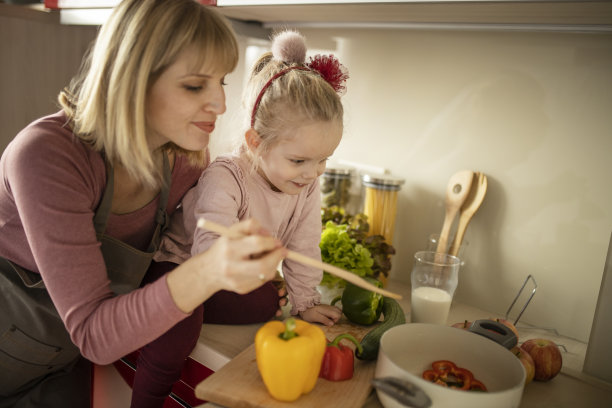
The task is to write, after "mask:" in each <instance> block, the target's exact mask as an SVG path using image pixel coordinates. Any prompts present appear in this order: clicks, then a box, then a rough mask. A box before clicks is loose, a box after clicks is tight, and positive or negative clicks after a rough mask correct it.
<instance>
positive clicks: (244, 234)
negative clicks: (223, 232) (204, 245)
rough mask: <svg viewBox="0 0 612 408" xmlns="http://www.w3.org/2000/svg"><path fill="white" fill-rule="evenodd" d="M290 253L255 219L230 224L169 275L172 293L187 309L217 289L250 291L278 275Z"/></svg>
mask: <svg viewBox="0 0 612 408" xmlns="http://www.w3.org/2000/svg"><path fill="white" fill-rule="evenodd" d="M286 255H287V250H286V249H285V248H284V247H283V246H282V243H281V242H280V241H279V240H278V239H275V238H273V237H271V236H270V234H269V232H267V231H266V230H264V229H262V228H261V226H260V225H259V223H258V222H257V221H255V220H253V219H251V220H247V221H243V222H239V223H237V224H234V225H232V226H231V227H230V234H228V235H227V236H221V237H219V239H217V241H216V242H215V243H214V244H213V246H211V247H210V248H209V249H208V250H207V251H205V252H203V253H201V254H198V255H195V256H193V257H192V258H190V259H189V260H187V261H186V262H185V263H183V264H182V265H180V266H178V267H177V268H176V269H174V270H173V271H172V272H171V273H169V274H168V276H167V281H168V287H169V289H170V293H171V295H172V297H173V299H174V301H175V302H176V304H177V306H178V307H179V308H180V309H181V310H183V311H184V312H186V313H189V312H191V311H192V310H193V309H195V308H196V307H197V306H199V305H200V304H202V303H203V302H204V301H205V300H206V299H208V298H209V297H210V296H212V295H213V294H214V293H215V292H217V291H219V290H221V289H225V290H229V291H232V292H236V293H240V294H244V293H248V292H250V291H252V290H254V289H256V288H258V287H259V286H261V285H262V284H263V283H264V282H266V281H268V280H271V279H273V278H274V276H275V274H276V267H277V265H278V264H279V263H280V261H281V260H282V259H283V258H284V257H285V256H286Z"/></svg>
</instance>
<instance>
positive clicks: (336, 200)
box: [321, 166, 353, 209]
mask: <svg viewBox="0 0 612 408" xmlns="http://www.w3.org/2000/svg"><path fill="white" fill-rule="evenodd" d="M352 176H353V169H351V168H349V167H340V166H338V167H328V168H326V169H325V172H324V173H323V174H322V175H321V206H322V207H324V208H329V207H332V206H335V205H336V206H339V207H342V208H345V209H346V207H348V206H349V203H350V202H351V196H352V194H351V191H352V189H351V187H352V184H353V183H352Z"/></svg>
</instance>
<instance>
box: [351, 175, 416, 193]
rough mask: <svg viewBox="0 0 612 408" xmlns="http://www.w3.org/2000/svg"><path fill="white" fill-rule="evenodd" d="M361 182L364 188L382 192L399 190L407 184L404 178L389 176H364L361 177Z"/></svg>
mask: <svg viewBox="0 0 612 408" xmlns="http://www.w3.org/2000/svg"><path fill="white" fill-rule="evenodd" d="M361 181H362V183H363V185H364V186H367V187H374V188H378V189H382V190H399V189H400V186H401V185H402V184H404V183H405V182H406V180H404V179H403V178H400V177H395V176H391V175H388V174H364V175H362V176H361Z"/></svg>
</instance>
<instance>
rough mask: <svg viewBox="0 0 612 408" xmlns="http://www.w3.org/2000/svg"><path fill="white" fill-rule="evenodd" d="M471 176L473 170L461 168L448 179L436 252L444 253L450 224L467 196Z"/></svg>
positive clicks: (472, 176)
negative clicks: (444, 212)
mask: <svg viewBox="0 0 612 408" xmlns="http://www.w3.org/2000/svg"><path fill="white" fill-rule="evenodd" d="M473 178H474V172H473V171H471V170H461V171H458V172H457V173H455V174H453V175H452V176H451V178H450V179H449V181H448V185H447V187H446V198H445V205H446V215H445V216H444V224H443V225H442V232H441V233H440V239H439V240H438V248H437V249H436V252H440V253H446V246H447V245H448V236H449V234H450V230H451V226H452V225H453V221H454V220H455V216H456V215H457V213H458V212H459V209H460V208H461V206H462V205H463V202H464V201H465V199H466V198H467V196H468V193H469V191H470V186H471V185H472V179H473Z"/></svg>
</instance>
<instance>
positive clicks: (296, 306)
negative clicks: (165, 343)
mask: <svg viewBox="0 0 612 408" xmlns="http://www.w3.org/2000/svg"><path fill="white" fill-rule="evenodd" d="M305 55H306V45H305V41H304V38H303V37H302V36H301V35H300V34H298V33H296V32H292V31H286V32H282V33H280V34H278V35H276V36H275V37H274V38H273V43H272V53H266V54H264V55H263V56H262V57H260V59H259V60H258V61H257V62H256V63H255V65H254V68H253V71H252V73H251V77H250V79H249V82H248V84H247V87H246V90H245V94H244V95H245V96H244V98H243V104H244V106H245V108H246V109H247V110H248V112H250V118H249V119H250V128H249V129H248V130H247V131H246V133H245V138H244V142H243V143H242V145H241V146H240V147H239V148H238V149H237V151H236V152H234V153H233V154H230V155H224V156H220V157H218V158H217V159H216V160H215V161H214V162H213V163H212V164H211V165H210V166H209V167H208V168H207V169H206V170H205V171H204V172H203V174H202V176H201V177H200V180H199V181H198V185H197V186H196V187H195V188H194V189H192V190H190V191H189V192H188V193H187V194H186V196H185V198H184V200H183V219H182V224H183V225H182V226H178V225H176V224H174V225H173V228H171V231H169V233H168V234H167V236H166V237H165V238H164V239H163V240H162V245H161V249H160V251H161V252H160V253H158V254H157V256H156V259H158V260H170V261H174V262H182V261H183V260H185V259H187V258H189V257H190V256H191V255H196V254H199V253H201V252H202V251H206V250H207V249H208V248H209V247H210V246H211V245H212V244H213V243H214V242H215V240H216V239H218V234H215V233H213V232H210V231H206V230H201V229H197V228H195V226H196V223H197V220H198V219H199V218H204V219H207V220H210V221H214V222H216V223H220V224H223V225H226V226H229V225H232V224H234V223H236V222H238V221H240V220H243V219H247V218H255V219H257V220H258V221H259V222H260V223H261V224H262V225H263V226H264V227H265V228H266V229H267V230H268V231H270V232H271V233H272V234H273V235H274V236H275V237H276V238H278V239H279V240H280V241H281V242H282V243H283V244H284V245H285V246H286V247H287V248H288V249H291V250H293V251H296V252H299V253H302V254H305V255H308V256H310V257H312V258H316V259H321V250H320V248H319V241H320V238H321V203H320V192H319V183H318V177H319V176H320V175H321V174H322V173H323V171H324V170H325V164H326V161H327V159H328V158H329V157H330V156H331V155H332V154H333V152H334V150H335V149H336V147H337V146H338V144H339V143H340V139H341V137H342V130H343V125H342V116H343V108H342V103H341V101H340V96H339V95H338V92H337V91H341V90H343V89H344V81H345V80H346V79H347V78H348V75H347V74H346V72H345V71H344V67H342V66H341V65H340V64H339V62H338V61H337V60H336V59H335V58H334V57H333V56H321V55H317V56H315V57H314V58H310V61H309V62H308V63H305ZM175 221H176V220H175ZM175 221H173V223H174V222H175ZM179 222H180V221H179ZM183 234H184V235H183ZM182 235H183V236H187V237H193V241H192V245H191V251H190V253H187V250H188V248H189V246H190V245H189V244H191V242H189V240H187V241H184V242H182V243H181V240H182V239H181V236H182ZM282 270H283V276H284V279H285V282H286V287H287V292H288V298H289V301H290V303H291V305H292V309H291V313H292V314H299V315H300V317H301V318H302V319H304V320H306V321H310V322H318V323H322V324H325V325H333V324H334V323H335V322H336V321H337V320H338V319H339V318H340V316H341V312H340V310H339V309H338V308H336V307H333V306H330V305H323V304H320V303H319V302H320V296H319V294H318V293H317V291H316V288H315V287H316V285H318V284H319V283H320V281H321V278H322V271H321V270H319V269H316V268H312V267H309V266H304V265H301V264H299V263H296V262H294V261H291V260H288V259H285V260H284V261H283V268H282ZM230 303H231V301H230V300H228V301H227V304H230ZM245 309H246V308H245ZM204 310H205V319H206V313H207V310H209V309H208V308H207V305H205V306H204ZM245 312H247V313H248V311H246V310H245ZM270 317H272V316H270Z"/></svg>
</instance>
